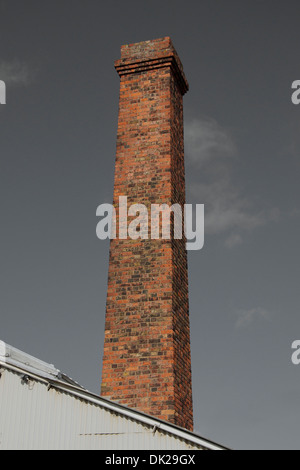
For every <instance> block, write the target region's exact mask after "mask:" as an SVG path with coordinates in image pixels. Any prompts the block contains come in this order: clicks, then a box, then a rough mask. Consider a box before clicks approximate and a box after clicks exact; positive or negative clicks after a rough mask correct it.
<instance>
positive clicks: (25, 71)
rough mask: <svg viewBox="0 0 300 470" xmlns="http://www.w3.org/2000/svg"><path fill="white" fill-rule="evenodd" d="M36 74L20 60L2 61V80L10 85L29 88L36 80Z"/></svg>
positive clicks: (0, 72)
mask: <svg viewBox="0 0 300 470" xmlns="http://www.w3.org/2000/svg"><path fill="white" fill-rule="evenodd" d="M34 76H35V72H34V71H33V70H32V69H31V68H30V67H29V66H28V65H27V64H26V63H25V62H21V61H19V60H13V61H0V80H3V81H4V82H5V83H6V84H8V85H15V86H27V85H30V84H31V83H32V81H33V80H34Z"/></svg>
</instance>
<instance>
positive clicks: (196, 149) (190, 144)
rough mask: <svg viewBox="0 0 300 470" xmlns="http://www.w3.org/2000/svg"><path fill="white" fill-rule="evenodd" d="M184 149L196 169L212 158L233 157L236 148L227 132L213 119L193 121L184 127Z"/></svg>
mask: <svg viewBox="0 0 300 470" xmlns="http://www.w3.org/2000/svg"><path fill="white" fill-rule="evenodd" d="M185 148H186V154H187V155H188V157H189V159H190V160H191V161H192V162H193V163H194V164H196V165H197V166H198V167H200V166H202V165H203V164H205V163H206V162H208V161H211V159H213V158H226V157H231V156H233V155H235V153H236V146H235V143H234V141H233V138H232V137H231V136H230V134H229V132H228V131H226V130H225V129H223V128H222V127H221V126H219V124H218V123H217V122H216V121H215V120H213V119H207V118H206V119H202V120H199V119H195V120H193V121H191V122H189V123H188V124H187V125H186V127H185Z"/></svg>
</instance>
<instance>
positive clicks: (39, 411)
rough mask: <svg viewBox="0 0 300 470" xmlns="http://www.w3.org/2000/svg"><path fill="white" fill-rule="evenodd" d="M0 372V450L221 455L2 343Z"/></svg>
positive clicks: (204, 443)
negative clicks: (185, 451) (148, 451)
mask: <svg viewBox="0 0 300 470" xmlns="http://www.w3.org/2000/svg"><path fill="white" fill-rule="evenodd" d="M0 369H1V375H0V449H1V448H2V449H100V448H101V449H107V450H115V449H119V450H122V449H124V450H128V449H130V450H132V449H140V450H141V449H143V450H144V449H147V450H152V449H156V450H160V449H166V450H167V449H169V450H172V449H173V450H180V449H184V450H191V449H192V450H193V449H198V450H202V449H203V450H225V448H224V447H222V446H219V445H218V444H215V443H213V442H210V441H208V440H206V439H203V438H201V437H200V436H197V435H196V434H194V433H191V432H189V431H186V430H184V429H181V428H178V427H177V426H174V425H172V424H170V423H167V422H165V421H161V420H159V419H157V418H154V417H151V416H148V415H145V414H144V413H140V412H138V411H135V410H131V409H129V408H127V407H125V406H122V405H119V404H117V403H114V402H111V401H110V400H107V399H104V398H101V397H99V396H97V395H94V394H92V393H90V392H88V391H87V390H85V389H83V388H82V387H80V386H79V385H78V384H77V383H76V382H75V381H73V380H72V379H70V378H69V377H67V376H66V375H64V374H62V373H61V372H60V371H59V370H58V369H56V368H55V367H54V366H52V365H50V364H47V363H45V362H43V361H40V360H38V359H36V358H34V357H32V356H29V355H28V354H25V353H22V352H21V351H18V350H17V349H15V348H12V347H11V346H8V345H6V344H5V343H3V342H0Z"/></svg>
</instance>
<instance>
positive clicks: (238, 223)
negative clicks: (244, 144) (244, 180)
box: [185, 119, 278, 248]
mask: <svg viewBox="0 0 300 470" xmlns="http://www.w3.org/2000/svg"><path fill="white" fill-rule="evenodd" d="M185 151H186V157H187V162H188V164H189V165H191V166H192V168H193V175H194V176H193V178H194V182H193V183H192V184H191V185H190V195H191V196H192V199H193V200H194V201H195V202H196V203H198V204H205V232H206V233H207V234H222V235H223V237H225V246H227V247H228V248H233V247H234V246H237V245H239V244H241V243H242V241H243V237H244V234H245V233H246V232H250V231H252V230H254V229H256V228H257V227H259V226H262V225H264V224H266V223H267V222H268V221H270V220H274V213H275V211H274V209H272V210H271V211H266V210H264V209H263V208H262V207H259V208H257V207H255V204H254V200H252V198H250V197H249V196H246V195H245V194H244V193H243V191H242V188H241V185H239V184H237V183H236V178H235V176H234V163H235V164H236V163H238V158H237V154H238V149H237V145H236V143H235V141H234V138H233V136H232V133H231V132H230V131H229V130H227V129H225V128H222V127H221V126H220V125H219V124H218V123H217V122H216V121H214V120H211V119H202V120H201V119H196V120H193V121H191V122H188V123H187V124H186V128H185ZM256 205H257V203H256ZM277 214H278V211H277Z"/></svg>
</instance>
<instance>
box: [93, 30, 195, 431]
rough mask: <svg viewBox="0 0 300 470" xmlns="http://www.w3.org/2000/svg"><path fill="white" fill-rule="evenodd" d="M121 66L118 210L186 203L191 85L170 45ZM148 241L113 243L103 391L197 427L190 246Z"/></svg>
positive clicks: (145, 49) (139, 49)
mask: <svg viewBox="0 0 300 470" xmlns="http://www.w3.org/2000/svg"><path fill="white" fill-rule="evenodd" d="M115 66H116V70H117V72H118V73H119V76H120V78H121V86H120V103H119V124H118V136H117V154H116V168H115V188H114V205H115V207H116V208H118V203H119V196H127V197H128V205H131V204H134V203H137V204H144V205H146V206H147V207H150V205H151V204H154V203H157V204H163V203H166V204H168V205H170V206H171V205H172V204H175V203H177V204H180V205H181V206H183V205H184V204H185V169H184V144H183V95H184V94H185V93H186V92H187V91H188V83H187V80H186V78H185V75H184V72H183V68H182V64H181V62H180V59H179V57H178V55H177V53H176V51H175V49H174V47H173V45H172V42H171V40H170V38H168V37H166V38H163V39H156V40H154V41H146V42H141V43H138V44H131V45H127V46H122V48H121V59H120V60H118V61H117V62H116V64H115ZM129 221H130V218H129ZM117 222H118V215H117ZM117 226H118V223H117ZM150 235H151V231H150V229H149V240H143V239H138V240H131V239H128V240H120V239H115V240H112V241H111V247H110V262H109V278H108V296H107V310H106V324H105V345H104V357H103V374H102V387H101V394H102V396H103V397H107V398H109V399H111V400H114V401H116V402H119V403H121V404H124V405H127V406H128V407H131V408H134V409H137V410H139V411H143V412H145V413H147V414H150V415H153V416H155V417H158V418H160V419H163V420H166V421H169V422H171V423H174V424H176V425H178V426H181V427H183V428H186V429H189V430H192V429H193V404H192V381H191V352H190V327H189V301H188V270H187V253H186V245H185V243H186V240H184V239H183V240H175V239H174V236H173V235H171V240H161V239H160V240H151V239H150Z"/></svg>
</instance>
